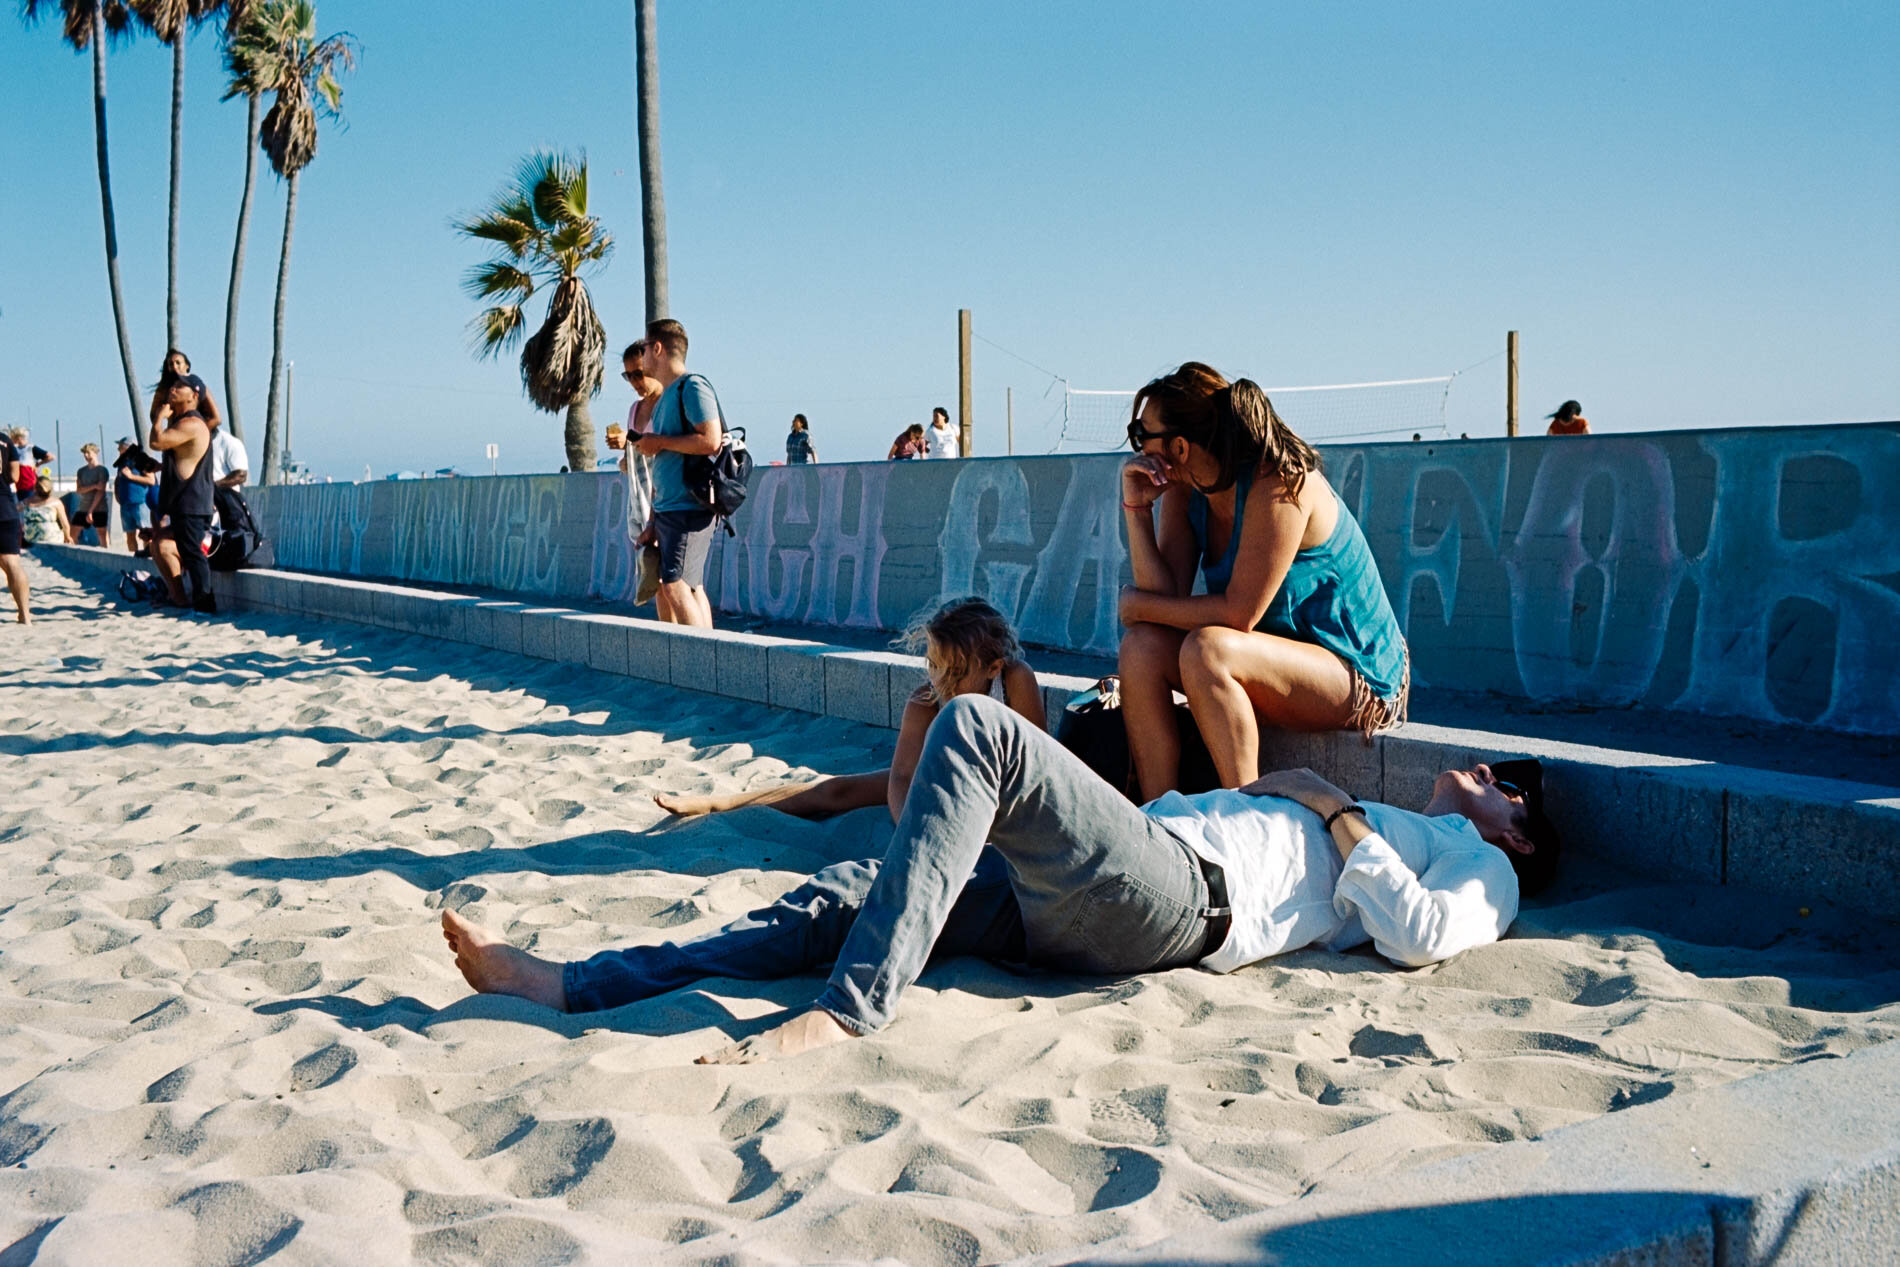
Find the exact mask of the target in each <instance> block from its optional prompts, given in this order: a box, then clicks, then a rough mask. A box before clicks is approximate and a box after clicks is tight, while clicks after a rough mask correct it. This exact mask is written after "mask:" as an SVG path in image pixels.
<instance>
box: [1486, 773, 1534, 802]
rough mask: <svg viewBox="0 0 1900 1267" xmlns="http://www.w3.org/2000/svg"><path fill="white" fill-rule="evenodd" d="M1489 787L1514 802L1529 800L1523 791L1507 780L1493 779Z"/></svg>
mask: <svg viewBox="0 0 1900 1267" xmlns="http://www.w3.org/2000/svg"><path fill="white" fill-rule="evenodd" d="M1491 786H1492V787H1494V788H1496V789H1497V790H1498V791H1500V792H1502V793H1504V794H1505V795H1506V796H1508V797H1510V798H1511V799H1512V800H1514V801H1522V800H1527V799H1529V798H1527V797H1526V796H1525V795H1524V789H1523V788H1521V787H1519V786H1518V785H1517V784H1515V783H1513V782H1511V781H1510V780H1509V779H1496V778H1494V779H1492V780H1491Z"/></svg>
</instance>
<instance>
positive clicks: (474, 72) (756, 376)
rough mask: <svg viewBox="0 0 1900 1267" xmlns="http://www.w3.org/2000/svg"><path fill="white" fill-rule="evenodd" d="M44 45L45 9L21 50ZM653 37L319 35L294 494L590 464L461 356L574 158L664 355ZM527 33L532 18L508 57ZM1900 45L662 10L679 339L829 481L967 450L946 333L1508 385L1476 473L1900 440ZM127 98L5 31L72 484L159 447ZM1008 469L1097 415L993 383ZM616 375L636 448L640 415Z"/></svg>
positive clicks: (1330, 375)
mask: <svg viewBox="0 0 1900 1267" xmlns="http://www.w3.org/2000/svg"><path fill="white" fill-rule="evenodd" d="M13 7H14V6H12V5H8V6H7V8H8V9H12V8H13ZM631 14H632V4H631V0H544V2H543V3H540V4H529V5H507V6H504V5H487V4H464V3H450V2H449V0H400V2H396V0H320V3H319V4H318V20H319V25H320V26H321V27H322V29H323V30H324V31H325V32H330V31H338V30H347V31H350V32H352V33H353V34H355V35H356V36H357V38H358V39H359V40H360V41H361V43H362V46H363V58H362V62H361V64H360V66H359V68H358V70H357V72H356V73H355V75H354V76H352V77H351V78H350V79H349V80H348V82H347V84H346V88H345V96H344V112H345V115H346V116H347V119H348V127H347V129H346V130H343V131H336V130H327V131H326V132H325V133H324V135H323V138H322V148H321V150H320V152H319V154H318V157H317V160H316V162H315V164H314V165H313V166H312V167H311V168H310V169H309V171H308V172H307V173H306V176H305V179H304V182H303V191H302V197H301V199H300V204H299V211H298V220H297V234H296V241H295V247H294V254H293V257H292V269H291V294H290V311H289V352H288V354H289V356H290V357H291V359H292V360H294V361H295V362H296V366H297V372H296V398H295V417H296V424H295V425H296V434H295V435H294V436H293V441H294V447H295V449H296V452H297V454H298V456H299V457H301V458H303V459H305V460H306V461H308V462H309V463H310V464H311V465H312V466H313V467H314V468H315V469H316V470H318V471H319V472H324V473H328V474H331V475H335V476H338V477H341V478H350V477H360V476H361V474H362V472H363V469H364V467H365V465H367V466H368V467H369V468H370V469H371V470H372V471H373V472H374V473H375V474H376V475H378V476H380V475H383V474H385V473H386V472H388V471H391V470H394V469H397V468H402V467H425V466H426V467H434V466H441V465H448V464H455V465H458V466H460V467H461V468H463V469H464V470H468V471H477V470H486V469H487V463H486V462H485V461H484V460H483V458H482V452H483V446H484V445H485V444H487V443H489V442H491V441H492V442H495V443H498V444H499V445H500V446H501V453H502V460H501V467H502V469H503V470H504V471H528V470H551V469H554V468H555V467H556V466H558V465H559V463H560V462H561V460H562V458H561V451H560V423H559V421H558V419H556V418H553V417H550V416H548V415H544V414H539V413H537V412H535V411H534V410H533V409H532V408H531V407H529V406H528V405H527V403H526V401H525V400H524V399H523V398H522V396H521V393H520V390H519V386H518V378H517V374H516V370H515V367H514V365H513V363H512V362H511V361H504V362H503V363H500V364H495V363H487V364H484V363H480V362H477V361H476V360H474V359H473V358H472V357H471V356H470V355H469V353H468V351H467V344H466V326H467V322H468V319H469V317H470V316H471V315H472V313H473V311H474V308H473V305H472V304H471V303H470V302H469V301H468V300H467V299H465V298H464V297H463V296H462V294H461V293H460V291H459V289H458V281H459V278H460V276H461V274H462V272H463V271H464V269H466V267H467V266H468V265H470V264H471V263H474V262H475V261H476V260H477V258H478V257H479V255H478V252H477V251H476V250H475V249H474V244H472V243H469V242H466V241H464V240H461V239H459V238H458V237H457V236H456V235H455V234H453V233H451V232H450V231H449V229H448V227H447V226H448V223H449V220H450V218H451V217H452V216H454V215H455V214H457V213H459V212H465V211H468V210H471V209H474V208H476V207H478V206H480V205H481V204H482V203H483V202H484V200H485V199H486V198H487V197H488V195H489V194H490V193H491V192H492V191H493V190H494V188H495V187H496V186H497V185H498V184H499V183H500V181H501V180H502V178H503V177H504V176H505V175H506V174H507V173H508V172H509V171H510V170H511V168H512V166H513V164H514V163H515V162H516V160H517V159H518V158H519V157H520V156H521V155H522V154H524V153H525V152H527V151H528V150H530V149H533V148H535V147H537V146H547V145H553V146H566V147H573V148H584V149H585V150H586V151H587V153H588V156H589V158H590V160H591V162H592V166H593V172H594V179H593V210H594V211H595V213H596V214H598V215H599V216H600V217H601V219H602V220H603V221H604V222H605V224H606V226H607V228H608V229H609V230H610V231H611V232H613V233H614V234H615V235H616V237H617V238H618V240H619V242H620V250H619V252H618V254H617V255H616V257H615V258H614V260H613V261H612V262H611V264H610V265H609V266H608V267H607V269H606V270H605V272H604V273H602V274H601V275H600V276H599V277H597V278H596V279H594V281H593V288H594V292H595V296H596V303H597V305H598V307H599V309H600V311H601V313H602V316H603V319H604V320H605V321H606V324H607V327H608V340H609V344H610V346H612V347H614V348H618V347H619V346H620V345H621V344H623V343H625V342H626V341H628V340H629V339H631V338H633V337H635V336H636V335H637V334H638V333H639V327H640V321H641V315H642V309H643V302H642V297H641V266H640V228H639V182H638V164H637V158H636V146H635V139H634V117H633V101H634V83H633V72H632V65H633V36H632V16H631ZM510 19H513V20H510ZM1895 48H1900V7H1897V6H1894V5H1892V4H1890V3H1884V4H1883V3H1867V4H1830V3H1807V4H1801V5H1794V4H1745V3H1744V4H1720V5H1715V4H1678V3H1670V4H1664V5H1657V4H1653V3H1645V4H1627V5H1599V4H1578V5H1565V6H1561V7H1560V6H1555V5H1526V4H1467V5H1458V6H1450V7H1445V6H1435V5H1417V4H1377V3H1374V4H1352V5H1305V4H1264V3H1212V2H1209V3H1197V4H1191V5H1188V4H1183V5H1166V4H1160V5H1157V4H1153V3H1147V4H1122V3H1103V2H1096V3H1034V4H1021V3H1012V4H990V3H960V4H957V5H937V6H924V5H909V4H904V5H890V4H875V3H832V4H768V3H763V2H759V3H737V2H703V3H683V2H682V0H661V3H660V53H661V62H662V66H661V93H662V123H663V127H664V138H663V149H664V162H665V175H666V197H667V215H668V228H669V231H670V235H671V247H672V250H671V269H672V307H673V312H674V315H676V316H678V317H679V318H680V319H681V320H683V321H684V322H685V323H686V325H687V328H688V329H689V331H690V332H691V334H692V337H693V356H692V364H693V367H694V368H696V369H700V370H703V371H705V372H706V373H708V374H709V375H710V376H711V377H712V378H713V380H714V382H715V383H716V384H717V385H718V388H719V391H720V395H721V397H722V399H723V402H724V404H725V407H726V411H727V413H728V414H729V415H731V416H732V419H733V421H735V422H738V423H742V424H745V425H747V426H748V427H749V429H750V431H751V433H752V437H753V439H754V441H755V443H758V442H761V441H763V442H764V445H763V447H764V448H765V449H766V450H767V451H768V452H767V456H771V455H775V454H776V453H777V452H778V447H779V443H778V442H779V438H780V436H781V435H782V433H783V431H784V428H785V422H786V420H787V419H788V418H789V417H790V415H791V414H792V412H793V411H795V410H802V411H803V412H805V413H807V414H809V415H810V416H811V418H812V422H813V430H814V434H815V436H816V438H817V443H818V446H819V449H820V452H821V455H822V456H823V457H825V458H827V459H842V458H868V457H879V456H882V453H883V450H884V448H885V446H886V445H887V444H888V442H889V439H890V437H891V435H892V434H894V433H895V432H896V431H897V430H899V429H900V428H901V427H902V425H903V424H905V423H907V422H909V421H912V420H922V419H923V418H925V417H926V416H927V413H928V409H929V406H930V405H932V404H934V403H939V402H941V403H945V404H948V405H950V406H951V407H952V409H953V410H954V408H955V394H956V359H955V333H956V311H957V309H958V308H960V307H967V308H970V309H972V310H973V312H974V321H975V329H976V332H977V334H978V335H979V336H981V338H983V339H987V340H991V341H993V342H994V344H998V345H1001V347H1002V348H1006V349H1009V351H1010V352H1013V353H1015V354H1016V355H1018V356H1020V357H1022V358H1026V360H1027V361H1029V362H1033V363H1034V366H1036V367H1040V368H1041V369H1043V370H1048V371H1051V372H1053V373H1056V374H1060V375H1062V376H1064V377H1066V378H1067V379H1068V380H1069V381H1070V382H1072V383H1073V384H1074V385H1075V386H1077V387H1096V388H1106V387H1133V386H1136V385H1138V384H1139V383H1141V382H1142V381H1145V380H1146V379H1147V378H1149V377H1151V376H1152V375H1154V374H1156V373H1158V372H1161V371H1164V370H1165V369H1167V368H1169V367H1171V366H1172V365H1173V364H1175V363H1177V362H1179V361H1181V360H1184V359H1189V358H1198V359H1204V360H1208V361H1211V362H1213V363H1214V364H1215V365H1217V366H1219V367H1220V368H1222V369H1223V370H1226V371H1227V372H1229V373H1230V374H1234V375H1243V374H1244V375H1247V376H1249V377H1253V378H1255V379H1258V380H1259V381H1261V382H1263V383H1267V384H1270V385H1277V384H1287V383H1329V382H1341V381H1356V380H1365V379H1386V378H1409V377H1414V376H1423V375H1433V374H1445V373H1451V372H1452V371H1455V370H1461V369H1465V368H1466V367H1468V366H1475V368H1472V369H1471V370H1469V372H1468V373H1466V374H1465V375H1463V376H1462V377H1461V378H1460V379H1459V380H1458V381H1457V383H1456V384H1455V386H1454V388H1453V391H1452V395H1451V420H1452V426H1453V430H1454V431H1469V432H1471V434H1473V435H1485V434H1499V433H1501V431H1502V426H1503V367H1502V360H1501V358H1499V357H1497V355H1496V354H1497V353H1499V352H1500V351H1501V350H1502V348H1503V343H1504V332H1505V331H1506V330H1507V329H1517V330H1520V331H1522V339H1523V358H1522V370H1521V386H1522V395H1523V400H1524V413H1525V414H1526V416H1527V417H1528V416H1530V415H1541V414H1543V413H1546V412H1548V411H1549V410H1551V409H1553V408H1555V407H1556V405H1557V404H1558V403H1559V402H1560V401H1561V400H1563V399H1564V398H1565V397H1570V396H1574V397H1577V398H1579V399H1581V400H1582V401H1583V403H1584V405H1585V407H1586V411H1587V412H1588V414H1589V416H1590V418H1591V419H1592V422H1593V424H1594V425H1595V426H1596V427H1597V428H1598V429H1600V430H1608V431H1625V430H1639V429H1649V428H1661V427H1672V428H1673V427H1698V426H1715V425H1727V424H1739V423H1760V422H1807V421H1838V420H1863V419H1875V418H1881V419H1890V418H1893V417H1895V416H1900V304H1896V302H1895V301H1896V298H1900V144H1896V141H1895V137H1896V135H1900V76H1896V75H1895V74H1894V72H1893V69H1892V55H1893V50H1894V49H1895ZM189 68H190V69H189V85H188V93H189V96H188V103H187V113H186V120H185V127H186V182H187V188H186V203H185V228H184V240H183V246H182V258H183V262H184V268H185V275H186V276H185V282H184V285H183V293H182V302H183V307H184V325H185V344H186V347H187V349H188V350H190V351H191V352H192V353H193V355H194V360H195V361H196V364H197V367H198V369H199V370H200V371H201V372H203V373H205V375H206V377H207V379H208V380H209V381H210V382H211V383H212V384H213V386H214V388H216V387H221V384H222V382H223V370H222V366H221V357H220V351H221V348H222V344H223V309H224V292H225V287H226V284H227V276H228V273H227V270H228V267H229V259H230V250H231V239H232V231H233V227H234V224H235V219H236V207H237V198H238V191H239V186H240V181H241V175H242V166H243V152H242V143H243V124H244V119H243V108H242V106H241V104H240V103H236V102H233V103H228V104H221V103H220V102H219V101H218V97H219V95H220V93H221V90H222V73H223V72H222V68H221V65H220V59H219V55H218V46H217V42H216V39H215V37H214V35H213V33H212V32H210V31H206V32H204V33H201V34H200V35H199V36H198V37H197V38H196V39H195V40H194V41H193V42H192V44H191V46H190V60H189ZM109 76H110V108H111V127H112V144H113V173H112V174H113V183H114V190H115V194H116V196H117V204H118V212H119V229H120V237H121V244H122V246H121V250H122V257H123V264H124V269H125V281H126V287H127V291H128V296H129V302H130V307H131V314H132V320H133V331H132V339H133V347H134V352H135V355H136V357H137V359H138V363H139V375H140V378H141V380H142V381H144V382H148V383H149V382H150V381H152V380H153V379H154V378H155V377H156V371H157V366H158V361H159V358H160V355H161V353H162V351H163V346H162V340H163V335H164V233H165V192H166V179H167V176H166V172H167V167H166V162H167V152H166V135H167V132H166V129H167V126H168V110H169V92H170V62H169V58H168V55H167V52H166V50H164V49H162V48H160V47H159V46H157V45H156V44H155V43H152V42H150V41H146V42H142V43H133V44H130V45H125V46H120V47H117V48H115V49H114V50H113V52H112V55H111V58H110V64H109ZM90 93H91V87H90V63H89V61H88V59H86V58H84V57H80V56H77V55H75V54H73V53H72V52H71V51H70V50H68V49H66V48H65V47H64V46H63V45H61V44H60V43H59V41H58V39H57V34H56V29H55V28H54V27H53V26H52V25H50V24H49V25H42V26H41V27H38V28H35V29H32V30H26V29H23V28H22V27H21V26H20V25H19V24H18V22H17V20H16V19H15V18H14V17H13V15H12V14H11V13H8V14H7V15H6V16H5V17H4V18H0V162H4V167H5V170H6V172H7V174H8V178H7V179H6V181H5V182H4V184H3V185H0V241H4V242H5V243H6V244H7V246H6V250H5V254H4V258H3V259H0V374H4V375H5V377H6V379H7V381H8V382H9V383H10V384H12V390H10V391H8V392H7V393H6V394H5V398H4V403H0V422H4V423H8V424H11V423H15V422H26V421H28V419H29V416H30V420H31V422H32V424H33V427H34V433H35V439H36V440H37V441H38V442H40V443H42V444H50V441H51V439H52V429H53V427H52V424H53V420H54V419H55V418H58V419H60V420H61V424H62V429H63V432H64V435H65V442H66V448H67V449H68V450H69V454H68V457H67V465H68V466H70V465H71V464H72V463H75V462H76V461H77V447H78V443H79V440H78V438H77V437H78V434H79V433H82V432H83V433H84V434H85V435H86V436H95V435H97V434H98V432H99V431H100V430H101V429H103V431H104V433H105V435H106V436H107V438H108V439H110V438H112V437H115V436H117V435H119V434H121V433H123V432H124V431H126V430H127V429H128V425H129V424H128V419H127V416H126V406H125V403H124V390H123V387H122V385H121V379H120V375H119V369H118V364H117V353H116V350H115V348H114V345H113V333H112V322H111V309H110V305H109V302H108V295H107V289H106V283H105V269H104V263H103V252H102V249H101V229H100V221H99V201H98V186H97V177H96V173H95V169H94V160H93V140H92V123H91V104H90ZM282 214H283V194H282V188H281V186H280V185H279V183H278V182H277V181H276V179H275V178H274V177H271V176H269V175H266V176H265V178H264V179H263V181H262V184H261V187H260V197H259V200H258V207H257V212H256V216H255V219H254V222H253V229H252V239H251V248H250V254H249V261H248V266H247V272H246V279H245V288H244V309H243V334H242V347H241V354H240V362H239V373H240V382H241V392H240V396H241V401H242V406H243V410H244V415H243V416H244V419H245V423H246V427H247V430H248V432H249V433H250V435H251V436H252V438H253V443H254V444H255V443H257V442H258V441H259V440H260V439H261V435H262V429H263V421H264V392H265V387H266V382H265V380H266V376H267V373H268V369H269V362H270V309H271V301H272V292H273V286H274V281H275V269H276V262H277V242H278V238H279V236H280V234H281V231H282ZM976 353H977V355H976V358H975V406H976V424H977V429H978V447H979V450H980V451H982V452H987V453H995V452H1000V451H1001V450H1002V447H1003V412H1004V393H1005V389H1006V388H1013V389H1014V392H1015V406H1016V408H1015V414H1016V434H1017V447H1018V451H1039V450H1044V449H1047V448H1048V447H1049V445H1050V444H1051V443H1052V442H1053V440H1054V438H1055V426H1054V421H1053V419H1054V417H1055V415H1056V414H1057V412H1058V411H1059V408H1060V398H1061V391H1060V388H1059V387H1056V388H1055V389H1053V390H1051V379H1050V377H1049V375H1048V374H1045V373H1042V372H1040V370H1039V369H1037V368H1032V367H1031V366H1030V365H1027V364H1024V363H1023V361H1021V360H1016V359H1013V358H1012V357H1011V356H1009V355H1006V354H1005V353H1004V352H1003V351H1001V350H999V348H997V347H995V346H992V345H991V344H990V343H985V342H978V343H977V345H976ZM625 403H626V402H625V392H624V388H622V387H621V385H620V383H619V381H618V379H616V378H613V377H611V376H610V377H609V379H608V384H607V386H606V388H605V389H604V391H603V393H602V395H601V397H600V398H599V400H598V401H596V403H595V410H596V419H597V421H598V422H599V424H600V425H601V426H605V424H606V423H607V422H608V421H610V420H611V419H612V418H614V417H616V416H619V415H621V414H623V413H624V409H625Z"/></svg>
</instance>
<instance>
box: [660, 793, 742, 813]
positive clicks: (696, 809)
mask: <svg viewBox="0 0 1900 1267" xmlns="http://www.w3.org/2000/svg"><path fill="white" fill-rule="evenodd" d="M725 799H726V798H725V797H723V796H688V795H686V794H685V793H684V792H656V793H654V796H653V803H654V804H655V805H658V806H659V807H660V808H661V809H663V810H665V811H666V812H667V813H669V814H678V815H679V816H680V817H682V818H690V817H692V816H694V815H696V814H717V813H718V812H719V811H720V810H722V809H724V808H725V805H724V804H723V802H724V801H725Z"/></svg>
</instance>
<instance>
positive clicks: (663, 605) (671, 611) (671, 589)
mask: <svg viewBox="0 0 1900 1267" xmlns="http://www.w3.org/2000/svg"><path fill="white" fill-rule="evenodd" d="M690 593H691V590H690V588H689V587H688V586H687V585H686V583H685V582H684V581H661V582H660V588H659V591H658V592H657V593H656V594H654V596H653V610H654V612H655V614H656V615H658V616H659V618H660V619H661V620H664V621H666V622H667V623H668V624H674V625H685V624H690V623H691V622H690V621H689V620H688V619H687V616H686V609H685V608H684V607H683V606H682V605H681V599H682V598H683V597H684V596H685V595H687V594H690Z"/></svg>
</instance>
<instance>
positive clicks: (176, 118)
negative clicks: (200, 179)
mask: <svg viewBox="0 0 1900 1267" xmlns="http://www.w3.org/2000/svg"><path fill="white" fill-rule="evenodd" d="M125 3H126V4H127V5H128V6H130V8H131V10H132V16H134V17H136V18H137V19H138V20H139V25H140V26H143V27H144V28H145V29H146V30H148V31H150V32H151V33H152V34H153V35H156V36H157V37H158V42H159V43H160V44H165V45H169V46H170V47H171V50H172V185H171V216H170V219H169V220H168V221H167V222H166V233H165V346H166V347H168V348H175V347H177V346H178V209H179V190H180V188H181V186H182V184H183V180H184V166H185V44H186V42H187V40H188V39H189V38H190V29H189V28H191V27H193V26H196V25H197V24H198V23H200V22H202V21H204V19H205V18H207V17H209V16H210V15H211V14H212V13H213V12H215V11H217V10H219V9H222V8H223V7H224V0H125Z"/></svg>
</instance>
